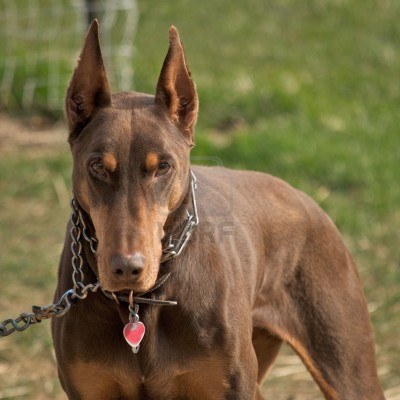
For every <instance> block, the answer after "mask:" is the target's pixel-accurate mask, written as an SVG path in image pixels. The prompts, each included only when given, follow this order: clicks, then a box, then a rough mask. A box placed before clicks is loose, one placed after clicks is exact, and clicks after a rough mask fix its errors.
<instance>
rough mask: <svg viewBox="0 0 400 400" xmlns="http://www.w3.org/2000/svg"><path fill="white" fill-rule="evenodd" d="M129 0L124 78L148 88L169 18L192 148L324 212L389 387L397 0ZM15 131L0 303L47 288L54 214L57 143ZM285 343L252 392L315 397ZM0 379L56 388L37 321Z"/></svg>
mask: <svg viewBox="0 0 400 400" xmlns="http://www.w3.org/2000/svg"><path fill="white" fill-rule="evenodd" d="M139 8H140V20H139V26H138V31H137V35H136V42H135V44H136V48H137V51H136V55H137V56H136V60H135V71H136V72H135V82H136V87H135V89H136V90H138V91H144V92H153V91H154V87H155V83H156V79H157V76H158V73H159V70H160V67H161V63H162V61H163V57H164V55H165V53H166V49H167V43H168V37H167V32H168V27H169V25H170V24H174V25H176V26H177V27H178V28H179V30H180V33H181V36H182V39H183V41H184V44H185V48H186V50H187V57H188V62H189V66H190V68H191V70H192V73H193V78H194V79H195V81H196V83H197V87H198V91H199V96H200V104H201V107H200V109H201V113H200V118H199V123H198V128H197V146H196V148H195V151H194V156H196V157H205V156H207V157H210V156H215V157H218V158H219V159H221V160H222V162H223V163H224V165H226V166H230V167H235V168H249V169H257V170H262V171H268V172H270V173H272V174H274V175H277V176H280V177H281V178H283V179H285V180H287V181H289V182H290V183H291V184H293V185H294V186H296V187H298V188H300V189H302V190H304V191H305V192H307V193H309V194H310V195H311V196H312V197H313V198H314V199H316V200H317V201H318V202H319V203H320V205H321V206H322V207H323V208H324V209H325V210H326V211H327V212H328V213H329V215H330V216H331V217H332V218H333V220H334V221H335V223H336V224H337V225H338V227H339V229H340V230H341V232H342V233H343V236H344V238H345V241H346V243H347V245H348V246H349V247H350V249H351V250H352V253H353V255H354V257H355V259H356V261H357V264H358V265H359V270H360V273H361V278H362V281H363V283H364V287H365V292H366V297H367V299H368V303H369V307H370V311H371V317H372V322H373V325H374V328H375V332H376V338H377V357H378V366H379V372H380V376H381V381H382V385H383V386H384V389H385V390H386V395H387V398H389V399H391V400H395V399H397V400H398V399H400V376H399V371H400V350H399V345H398V338H399V330H400V261H399V260H400V247H399V245H398V244H399V241H400V230H399V225H400V185H399V178H398V167H399V165H400V138H399V133H398V127H399V126H400V114H399V112H398V110H399V109H400V84H399V80H398V71H399V68H400V55H399V53H398V51H397V47H398V37H399V35H400V25H399V24H398V18H396V16H397V15H399V12H400V3H397V2H390V1H388V0H387V1H383V0H382V1H379V2H377V1H372V0H363V1H361V0H353V1H339V0H336V1H333V0H332V1H327V0H325V1H316V0H315V1H311V0H307V1H304V2H296V1H294V0H285V1H273V2H268V3H267V2H262V1H248V2H247V3H246V5H245V4H244V3H243V2H239V1H238V0H230V1H228V0H221V1H219V2H211V1H203V2H194V1H187V0H178V1H174V2H173V3H172V2H157V5H156V6H155V4H153V3H151V2H145V1H139ZM74 61H75V60H71V67H72V65H73V64H74ZM21 129H22V128H21ZM24 129H26V128H24ZM27 130H28V131H31V130H32V134H31V142H32V143H31V144H30V145H27V146H22V147H21V145H20V146H19V147H16V146H14V147H13V146H11V147H9V148H8V147H7V146H4V147H3V146H2V147H0V154H1V157H0V204H1V205H2V207H1V208H0V235H1V241H0V254H1V261H0V265H1V280H2V294H1V295H0V306H1V311H0V318H6V317H8V316H10V315H16V314H17V313H19V312H21V311H23V310H27V308H28V306H29V305H30V304H32V303H38V304H42V303H43V304H46V303H47V302H49V301H50V300H51V297H52V291H53V288H54V285H55V278H56V264H57V262H58V254H59V252H60V249H61V244H62V240H63V235H64V226H65V223H66V220H67V218H68V195H67V189H66V188H68V187H69V185H70V158H69V155H68V149H67V147H66V145H62V144H59V142H58V141H57V142H56V143H53V144H52V145H51V146H38V145H36V144H35V140H36V139H35V135H36V134H37V130H36V131H35V130H34V129H31V130H29V129H27ZM48 135H52V133H51V132H50V133H48ZM1 139H2V136H1V135H0V143H1V144H2V143H3V142H2V141H1ZM61 141H62V140H60V142H61ZM292 357H293V356H292V355H291V353H290V352H289V351H288V350H285V351H284V355H283V357H281V359H280V360H278V365H277V367H276V368H274V369H273V370H272V376H271V378H270V379H269V380H268V381H267V384H266V385H265V390H266V392H265V393H266V394H267V395H268V396H269V397H270V398H273V399H278V400H281V399H282V400H283V399H286V400H287V399H298V400H300V399H310V398H313V399H318V398H321V395H319V394H318V392H317V391H315V389H314V388H313V385H312V383H310V382H311V381H310V380H309V378H306V377H305V376H306V374H305V372H304V370H301V369H298V368H301V367H298V365H297V364H293V363H295V361H293V360H294V359H293V358H292ZM26 358H29V359H31V360H32V361H28V366H27V367H25V368H22V365H24V363H26ZM282 360H283V361H282ZM38 365H41V368H37V366H38ZM27 371H29V372H27ZM285 374H286V375H285ZM0 388H5V389H4V390H3V389H0V399H1V398H16V397H19V398H26V399H36V398H37V399H56V398H57V399H58V398H60V399H61V398H63V397H62V395H61V394H60V389H59V386H58V383H57V379H56V370H55V366H54V361H53V359H52V352H51V341H50V339H49V326H48V325H45V324H42V325H41V326H37V327H34V328H32V329H31V330H30V331H28V332H26V333H24V334H19V335H13V336H12V337H10V338H7V339H1V341H0ZM43 388H44V389H43ZM18 390H19V391H20V392H21V390H22V392H21V393H22V394H20V395H18ZM23 390H25V394H23ZM13 393H14V394H13ZM7 396H8V397H7Z"/></svg>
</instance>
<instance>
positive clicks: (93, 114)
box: [52, 21, 384, 400]
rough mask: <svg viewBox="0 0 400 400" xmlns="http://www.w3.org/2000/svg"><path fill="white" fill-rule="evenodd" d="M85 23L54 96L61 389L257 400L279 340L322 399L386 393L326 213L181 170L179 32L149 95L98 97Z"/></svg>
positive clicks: (112, 395) (186, 146) (186, 98)
mask: <svg viewBox="0 0 400 400" xmlns="http://www.w3.org/2000/svg"><path fill="white" fill-rule="evenodd" d="M98 29H99V28H98V23H97V21H94V22H93V23H92V24H91V26H90V28H89V31H88V33H87V37H86V41H85V43H84V46H83V48H82V51H81V55H80V58H79V61H78V64H77V66H76V68H75V71H74V73H73V77H72V80H71V82H70V85H69V88H68V91H67V95H66V102H65V115H66V120H67V123H68V128H69V139H68V140H69V143H70V147H71V151H72V157H73V173H72V177H73V179H72V182H73V183H72V186H73V188H72V189H73V196H74V200H73V205H74V213H73V218H71V221H70V223H69V225H68V234H67V235H66V240H65V246H64V249H63V252H62V256H61V261H60V266H59V276H58V286H57V289H56V293H55V299H56V300H58V299H59V298H60V297H61V296H62V295H63V293H66V292H67V293H69V292H68V290H70V289H71V287H74V290H75V291H74V293H73V296H72V297H71V299H72V298H75V300H77V301H75V303H76V304H74V305H73V307H72V308H71V310H70V312H69V313H67V314H66V315H65V316H63V318H56V319H54V320H53V323H52V335H53V340H54V347H55V353H56V358H57V364H58V372H59V378H60V381H61V385H62V387H63V389H64V391H65V392H66V394H67V396H68V398H69V399H74V400H79V399H82V400H103V399H104V400H125V399H126V400H127V399H152V400H167V399H176V400H183V399H197V400H200V399H237V400H239V399H242V400H250V399H263V396H262V393H261V390H260V386H259V385H260V384H261V383H262V382H263V380H264V378H265V377H266V375H267V373H268V371H269V369H270V367H271V365H272V363H273V362H274V360H275V358H276V356H277V354H278V352H279V349H280V347H281V344H282V342H283V341H284V342H286V343H288V344H289V345H290V346H291V347H292V348H293V349H294V350H295V352H296V353H297V354H298V355H299V356H300V358H301V360H302V361H303V362H304V364H305V365H306V367H307V369H308V370H309V372H310V374H311V375H312V377H313V379H314V380H315V382H316V383H317V384H318V386H319V388H320V390H321V391H322V393H323V395H324V396H325V398H326V399H330V400H338V399H343V400H368V399H370V400H379V399H384V396H383V393H382V389H381V387H380V383H379V380H378V376H377V370H376V364H375V349H374V334H373V330H372V327H371V323H370V319H369V314H368V310H367V306H366V302H365V299H364V295H363V290H362V287H361V283H360V279H359V276H358V273H357V270H356V266H355V264H354V262H353V260H352V258H351V255H350V254H349V251H348V250H347V249H346V247H345V245H344V244H343V241H342V239H341V237H340V234H339V232H338V230H337V229H336V227H335V226H334V224H333V222H332V221H331V219H330V218H329V217H328V216H327V215H326V214H325V213H324V212H323V211H322V210H321V209H320V208H319V206H318V205H316V203H315V202H314V201H313V200H311V199H310V198H309V197H308V196H307V195H305V194H304V193H302V192H301V191H298V190H296V189H294V188H293V187H291V186H290V185H289V184H287V183H285V182H283V181H282V180H280V179H278V178H275V177H272V176H270V175H267V174H264V173H259V172H250V171H234V170H229V169H225V168H222V167H200V166H193V167H192V166H191V165H190V162H189V156H190V150H191V148H192V147H193V146H194V127H195V123H196V119H197V114H198V97H197V92H196V87H195V84H194V82H193V81H192V79H191V74H190V72H189V70H188V67H187V65H186V60H185V54H184V50H183V47H182V44H181V41H180V37H179V34H178V31H177V30H176V28H174V27H171V28H170V30H169V49H168V53H167V55H166V58H165V61H164V63H163V66H162V69H161V73H160V76H159V79H158V83H157V86H156V91H155V95H154V96H153V95H148V94H142V93H136V92H129V93H119V94H113V95H112V94H111V91H110V87H109V84H108V80H107V76H106V72H105V68H104V64H103V60H102V55H101V50H100V44H99V30H98ZM217 231H218V232H219V233H220V234H219V235H215V232H217ZM210 232H214V234H210ZM71 260H72V264H71ZM87 282H97V284H92V285H89V286H90V287H89V289H90V290H89V289H88V287H85V285H86V284H87ZM85 291H86V293H85ZM91 291H92V292H93V293H88V292H91ZM78 294H80V296H79V295H78ZM86 295H87V296H86ZM85 297H86V298H85ZM81 298H82V299H83V298H85V300H82V301H78V300H79V299H81ZM174 304H175V305H174ZM130 335H133V336H132V337H131V336H130ZM127 342H128V343H127ZM139 346H140V347H139ZM131 347H132V350H133V351H131Z"/></svg>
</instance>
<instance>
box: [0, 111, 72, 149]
mask: <svg viewBox="0 0 400 400" xmlns="http://www.w3.org/2000/svg"><path fill="white" fill-rule="evenodd" d="M66 140H67V129H66V127H65V124H64V122H63V121H58V122H53V121H50V120H48V119H44V118H41V117H31V118H24V119H16V118H12V117H10V116H9V115H7V114H4V113H0V152H1V153H2V154H4V153H9V152H14V151H18V150H24V149H26V148H29V150H30V151H32V150H33V151H35V150H37V151H40V152H41V153H42V154H43V151H45V152H46V151H52V150H54V149H56V148H59V147H63V146H66Z"/></svg>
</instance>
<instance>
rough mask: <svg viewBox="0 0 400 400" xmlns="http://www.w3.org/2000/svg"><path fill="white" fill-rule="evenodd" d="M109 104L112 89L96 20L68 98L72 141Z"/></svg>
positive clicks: (76, 69)
mask: <svg viewBox="0 0 400 400" xmlns="http://www.w3.org/2000/svg"><path fill="white" fill-rule="evenodd" d="M110 105H111V92H110V87H109V85H108V80H107V75H106V71H105V68H104V64H103V58H102V56H101V50H100V42H99V24H98V22H97V20H94V21H93V22H92V24H91V25H90V28H89V30H88V33H87V36H86V40H85V44H84V45H83V48H82V51H81V55H80V57H79V60H78V64H77V66H76V68H75V71H74V74H73V76H72V79H71V82H70V84H69V88H68V91H67V97H66V100H65V114H66V119H67V122H68V127H69V132H70V136H69V140H70V141H73V140H74V139H75V138H76V137H77V136H78V135H79V133H80V132H81V131H82V129H83V128H84V127H85V126H86V125H87V124H88V122H89V121H90V120H91V118H92V117H93V114H94V113H95V111H96V110H98V109H99V108H103V107H108V106H110Z"/></svg>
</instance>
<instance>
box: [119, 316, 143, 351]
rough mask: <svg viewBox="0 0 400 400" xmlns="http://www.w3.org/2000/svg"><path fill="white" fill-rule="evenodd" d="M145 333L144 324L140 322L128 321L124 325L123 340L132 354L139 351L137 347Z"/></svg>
mask: <svg viewBox="0 0 400 400" xmlns="http://www.w3.org/2000/svg"><path fill="white" fill-rule="evenodd" d="M145 331H146V328H145V326H144V324H143V323H142V322H140V321H137V322H134V321H130V322H128V323H127V324H126V325H125V328H124V338H125V340H126V341H127V343H128V344H129V346H131V347H132V351H133V352H134V353H137V352H138V351H139V345H140V342H141V341H142V339H143V336H144V333H145Z"/></svg>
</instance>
